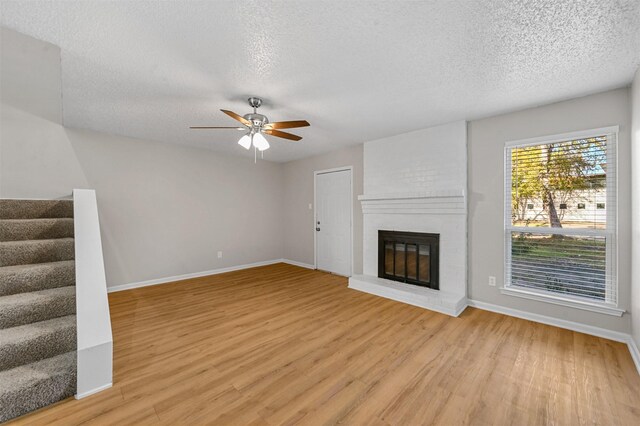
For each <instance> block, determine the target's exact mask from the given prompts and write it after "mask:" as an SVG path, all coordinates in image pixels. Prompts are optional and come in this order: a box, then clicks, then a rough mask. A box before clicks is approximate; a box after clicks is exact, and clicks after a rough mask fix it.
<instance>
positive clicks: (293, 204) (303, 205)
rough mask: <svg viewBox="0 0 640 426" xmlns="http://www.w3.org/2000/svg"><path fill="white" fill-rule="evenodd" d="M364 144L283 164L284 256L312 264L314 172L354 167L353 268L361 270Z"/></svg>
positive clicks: (356, 270)
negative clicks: (361, 196) (361, 202)
mask: <svg viewBox="0 0 640 426" xmlns="http://www.w3.org/2000/svg"><path fill="white" fill-rule="evenodd" d="M362 158H363V145H362V144H360V145H356V146H352V147H349V148H346V149H342V150H339V151H334V152H330V153H328V154H323V155H317V156H315V157H310V158H305V159H302V160H297V161H292V162H289V163H285V164H284V185H285V186H284V203H285V210H284V220H285V225H284V233H285V234H284V257H285V258H287V259H290V260H295V261H297V262H302V263H307V264H310V265H313V263H314V246H313V234H314V232H315V231H314V224H313V210H309V204H313V172H314V171H318V170H327V169H333V168H336V167H343V166H353V257H354V262H353V271H354V273H356V274H361V273H362V209H361V207H360V202H359V201H358V195H362V193H363V178H362V177H363V170H362Z"/></svg>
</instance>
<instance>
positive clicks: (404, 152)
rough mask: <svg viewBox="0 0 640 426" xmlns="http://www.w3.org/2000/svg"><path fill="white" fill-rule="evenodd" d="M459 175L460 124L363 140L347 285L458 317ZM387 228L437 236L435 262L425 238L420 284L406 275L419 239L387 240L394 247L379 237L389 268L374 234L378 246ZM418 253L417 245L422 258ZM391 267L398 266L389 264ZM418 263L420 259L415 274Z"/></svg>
mask: <svg viewBox="0 0 640 426" xmlns="http://www.w3.org/2000/svg"><path fill="white" fill-rule="evenodd" d="M466 176H467V162H466V123H465V122H464V121H461V122H456V123H451V124H446V125H443V126H437V127H431V128H428V129H424V130H419V131H416V132H411V133H406V134H402V135H398V136H394V137H390V138H385V139H380V140H376V141H371V142H366V143H365V145H364V194H363V195H361V196H360V197H359V199H360V202H361V204H362V213H363V274H362V275H355V276H353V277H351V279H350V280H349V287H350V288H353V289H356V290H360V291H364V292H367V293H371V294H375V295H378V296H382V297H386V298H390V299H394V300H397V301H401V302H404V303H408V304H412V305H416V306H420V307H424V308H427V309H431V310H435V311H438V312H442V313H446V314H448V315H452V316H457V315H459V314H460V312H462V311H463V310H464V308H465V307H466V303H467V280H466V277H467V231H466V229H467V203H466V188H467V178H466ZM388 232H395V233H396V234H398V235H400V234H405V236H406V234H410V235H411V234H418V233H419V234H423V236H424V235H426V236H435V235H437V236H438V240H437V248H438V253H437V255H436V256H435V259H432V258H431V253H432V250H433V248H432V247H434V246H432V245H431V244H432V243H433V241H432V242H431V243H429V249H428V250H429V267H428V268H429V269H428V271H429V275H430V276H429V280H428V283H426V282H423V283H420V280H419V278H418V279H414V274H413V272H411V273H409V272H410V271H409V269H411V267H410V266H411V265H408V264H407V262H408V261H409V260H410V259H415V260H416V261H418V267H419V261H420V259H421V257H420V249H421V247H420V243H419V242H411V241H397V239H396V240H393V241H395V242H396V243H397V244H400V246H394V245H393V242H392V241H391V240H389V239H387V241H388V242H389V244H388V247H387V249H388V250H389V254H390V255H391V256H395V257H393V259H394V262H396V263H395V264H394V265H393V268H392V265H391V263H389V262H387V261H386V260H385V257H384V256H381V255H380V244H381V242H380V236H381V235H382V241H383V243H382V244H385V245H386V243H384V241H385V240H384V238H385V236H389V235H392V234H387V233H388ZM407 244H408V245H407ZM414 251H416V254H417V256H416V257H415V258H414V257H413V256H414ZM426 251H427V249H426V247H425V245H424V244H423V247H422V256H423V257H422V259H423V261H425V260H426V259H425V254H426ZM403 262H404V263H403ZM434 262H435V263H434ZM398 265H400V266H402V265H404V267H405V269H404V270H403V269H402V267H399V268H398V269H396V266H398ZM407 268H409V269H407ZM425 268H426V266H425V265H424V264H423V266H422V274H423V278H424V274H425V273H426V271H427V269H425ZM381 270H382V273H381ZM434 271H437V278H436V280H435V282H434V281H433V279H432V277H433V275H432V274H433V272H434ZM391 272H393V273H391ZM415 275H417V276H419V275H420V269H416V270H415ZM425 284H426V285H425Z"/></svg>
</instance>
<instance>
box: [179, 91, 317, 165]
mask: <svg viewBox="0 0 640 426" xmlns="http://www.w3.org/2000/svg"><path fill="white" fill-rule="evenodd" d="M248 101H249V106H250V107H252V108H253V113H249V114H245V115H244V116H240V115H238V114H236V113H235V112H233V111H228V110H225V109H221V110H220V111H222V112H224V113H225V114H227V115H228V116H229V117H231V118H233V119H234V120H236V121H239V122H240V123H242V124H243V125H244V127H226V126H222V127H221V126H192V127H191V128H192V129H236V130H242V131H246V132H247V133H246V134H245V135H243V136H242V137H241V138H240V140H239V141H238V145H240V146H241V147H243V148H244V149H250V148H251V146H252V145H253V148H254V150H256V151H260V152H261V153H263V154H264V151H266V150H267V149H269V147H270V145H269V141H267V138H265V137H264V134H267V135H270V136H275V137H277V138H283V139H287V140H290V141H299V140H300V139H302V138H301V137H300V136H298V135H294V134H292V133H287V132H282V131H280V130H277V129H293V128H296V127H307V126H309V122H307V121H306V120H295V121H280V122H275V123H270V122H269V119H268V118H267V116H266V115H263V114H258V112H257V111H256V110H257V109H258V108H260V105H262V99H260V98H258V97H255V96H252V97H250V98H249V99H248ZM255 157H257V156H255Z"/></svg>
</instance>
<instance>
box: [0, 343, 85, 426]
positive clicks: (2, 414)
mask: <svg viewBox="0 0 640 426" xmlns="http://www.w3.org/2000/svg"><path fill="white" fill-rule="evenodd" d="M75 392H76V353H75V351H74V352H67V353H64V354H61V355H57V356H55V357H52V358H47V359H44V360H41V361H37V362H34V363H32V364H28V365H23V366H20V367H16V368H13V369H11V370H7V371H0V423H2V422H5V421H7V420H9V419H13V418H15V417H18V416H21V415H23V414H26V413H28V412H30V411H33V410H37V409H38V408H42V407H46V406H47V405H50V404H53V403H54V402H58V401H61V400H63V399H65V398H68V397H70V396H72V395H73V394H75Z"/></svg>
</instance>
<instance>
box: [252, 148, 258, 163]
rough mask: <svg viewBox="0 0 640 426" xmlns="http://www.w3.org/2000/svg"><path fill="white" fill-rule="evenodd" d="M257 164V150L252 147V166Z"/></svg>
mask: <svg viewBox="0 0 640 426" xmlns="http://www.w3.org/2000/svg"><path fill="white" fill-rule="evenodd" d="M257 162H258V148H256V147H255V146H254V147H253V164H256V163H257Z"/></svg>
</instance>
